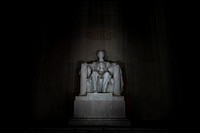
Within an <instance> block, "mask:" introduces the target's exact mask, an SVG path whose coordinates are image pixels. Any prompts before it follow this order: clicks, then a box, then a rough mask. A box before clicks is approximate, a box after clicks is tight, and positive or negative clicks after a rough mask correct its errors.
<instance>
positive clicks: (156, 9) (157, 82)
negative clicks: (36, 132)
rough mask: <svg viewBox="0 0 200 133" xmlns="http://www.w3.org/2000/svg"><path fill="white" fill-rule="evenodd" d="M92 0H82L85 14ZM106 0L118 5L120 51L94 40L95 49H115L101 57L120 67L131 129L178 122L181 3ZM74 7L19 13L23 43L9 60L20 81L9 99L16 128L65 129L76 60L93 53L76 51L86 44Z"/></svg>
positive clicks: (34, 7) (34, 6)
mask: <svg viewBox="0 0 200 133" xmlns="http://www.w3.org/2000/svg"><path fill="white" fill-rule="evenodd" d="M95 2H96V3H97V2H98V1H89V3H90V4H89V5H90V6H91V7H96V8H91V9H90V10H89V14H93V13H95V12H98V11H97V9H99V8H97V7H99V6H100V5H99V4H96V3H95ZM103 2H104V3H105V1H103ZM112 2H117V3H118V4H119V5H120V6H119V8H118V10H119V12H120V22H121V23H120V26H122V31H123V32H122V35H123V37H122V38H123V39H122V40H123V41H122V42H123V43H121V44H116V46H115V47H117V48H116V49H121V51H120V54H119V53H118V52H117V51H115V50H113V51H112V50H111V49H108V48H105V47H106V44H104V45H102V46H101V45H100V44H97V45H96V50H98V49H99V48H102V49H105V51H109V50H110V51H111V52H112V54H113V55H119V56H116V57H112V56H111V57H110V58H109V53H108V56H107V57H106V58H107V59H108V60H114V61H118V62H119V63H120V65H121V67H122V71H123V73H124V75H123V76H124V82H125V88H124V89H125V91H124V93H123V95H124V96H125V99H126V105H127V106H126V113H127V118H128V119H129V120H131V122H132V126H133V127H172V128H177V127H178V125H177V124H176V123H177V122H179V123H180V122H182V120H183V117H182V116H183V110H182V103H181V101H182V100H181V99H182V97H181V96H182V90H181V88H182V87H183V86H182V82H183V81H182V76H183V73H182V71H183V67H181V65H182V63H183V57H184V56H183V55H184V54H183V53H184V51H182V49H184V50H185V49H186V48H185V47H184V46H183V45H181V44H180V41H179V39H180V38H181V37H182V36H181V35H180V34H181V31H182V24H181V19H182V13H183V12H182V8H181V7H180V5H179V3H173V2H166V1H158V2H157V1H151V2H146V1H140V2H128V1H112ZM108 3H109V1H108ZM89 5H87V4H86V5H85V6H86V7H87V6H89ZM105 5H106V4H105ZM108 5H109V4H108ZM81 6H83V5H82V4H81V1H75V2H67V3H64V4H63V3H56V4H55V3H27V5H26V7H25V9H24V10H23V11H22V12H23V15H22V16H21V17H22V18H23V19H22V20H23V21H22V22H21V25H22V26H23V30H21V32H20V33H22V35H23V38H24V41H25V44H21V45H19V47H18V49H19V50H18V51H19V53H18V55H19V58H18V59H19V60H17V63H16V64H17V66H19V75H20V76H18V77H17V78H16V80H17V81H18V80H19V83H20V86H21V87H20V88H19V89H18V90H17V93H16V94H18V93H19V95H18V96H17V97H18V99H19V101H17V103H19V104H15V105H13V108H14V109H15V110H16V115H17V116H18V118H17V119H20V120H21V123H20V126H21V127H65V126H66V125H67V124H66V123H67V122H68V121H69V120H70V119H71V118H72V117H73V102H74V98H75V96H76V95H78V86H79V76H78V70H79V67H80V62H81V61H83V60H84V61H88V60H89V61H90V60H91V59H94V60H95V59H96V56H95V52H94V51H95V47H93V48H91V50H93V51H92V52H90V53H89V54H87V52H82V53H81V52H80V51H82V50H87V49H90V48H88V46H90V45H87V44H85V43H80V42H81V39H80V35H81V33H80V31H81V30H82V29H81V28H80V27H81V26H80V25H81V24H82V23H81V20H84V19H80V18H81V15H80V14H81V10H80V7H81ZM102 8H104V7H102ZM100 12H101V11H100ZM94 21H95V20H94ZM105 21H106V20H105ZM101 24H102V23H101ZM77 34H78V35H77ZM77 40H78V41H77ZM125 42H126V43H125ZM112 46H113V45H112ZM85 47H87V49H84V48H85ZM79 52H80V55H79ZM91 55H93V56H91ZM80 56H81V57H80Z"/></svg>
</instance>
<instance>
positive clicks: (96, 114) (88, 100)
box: [69, 93, 130, 126]
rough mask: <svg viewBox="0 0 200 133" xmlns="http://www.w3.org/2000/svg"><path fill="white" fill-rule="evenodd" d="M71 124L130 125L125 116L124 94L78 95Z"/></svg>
mask: <svg viewBox="0 0 200 133" xmlns="http://www.w3.org/2000/svg"><path fill="white" fill-rule="evenodd" d="M69 125H108V126H129V125H130V122H129V121H128V120H127V119H126V116H125V101H124V97H123V96H113V95H112V93H88V94H87V95H86V96H76V97H75V102H74V118H73V119H72V120H71V121H70V122H69Z"/></svg>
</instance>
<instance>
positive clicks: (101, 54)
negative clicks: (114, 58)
mask: <svg viewBox="0 0 200 133" xmlns="http://www.w3.org/2000/svg"><path fill="white" fill-rule="evenodd" d="M97 56H98V57H99V58H101V59H103V57H104V51H103V50H99V51H97Z"/></svg>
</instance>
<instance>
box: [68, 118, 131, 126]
mask: <svg viewBox="0 0 200 133" xmlns="http://www.w3.org/2000/svg"><path fill="white" fill-rule="evenodd" d="M69 125H70V126H117V127H128V126H130V121H129V120H128V119H72V120H70V121H69Z"/></svg>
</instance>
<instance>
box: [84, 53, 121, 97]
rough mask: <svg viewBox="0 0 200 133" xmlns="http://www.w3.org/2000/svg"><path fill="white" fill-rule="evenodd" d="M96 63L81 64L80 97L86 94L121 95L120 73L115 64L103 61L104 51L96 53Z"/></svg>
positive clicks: (118, 67)
mask: <svg viewBox="0 0 200 133" xmlns="http://www.w3.org/2000/svg"><path fill="white" fill-rule="evenodd" d="M97 56H98V61H96V62H93V63H83V64H81V70H80V95H86V94H87V93H99V92H101V93H112V94H113V95H121V93H122V90H123V79H122V71H121V68H120V66H119V65H118V64H117V63H111V62H107V61H104V51H102V50H100V51H98V52H97Z"/></svg>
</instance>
